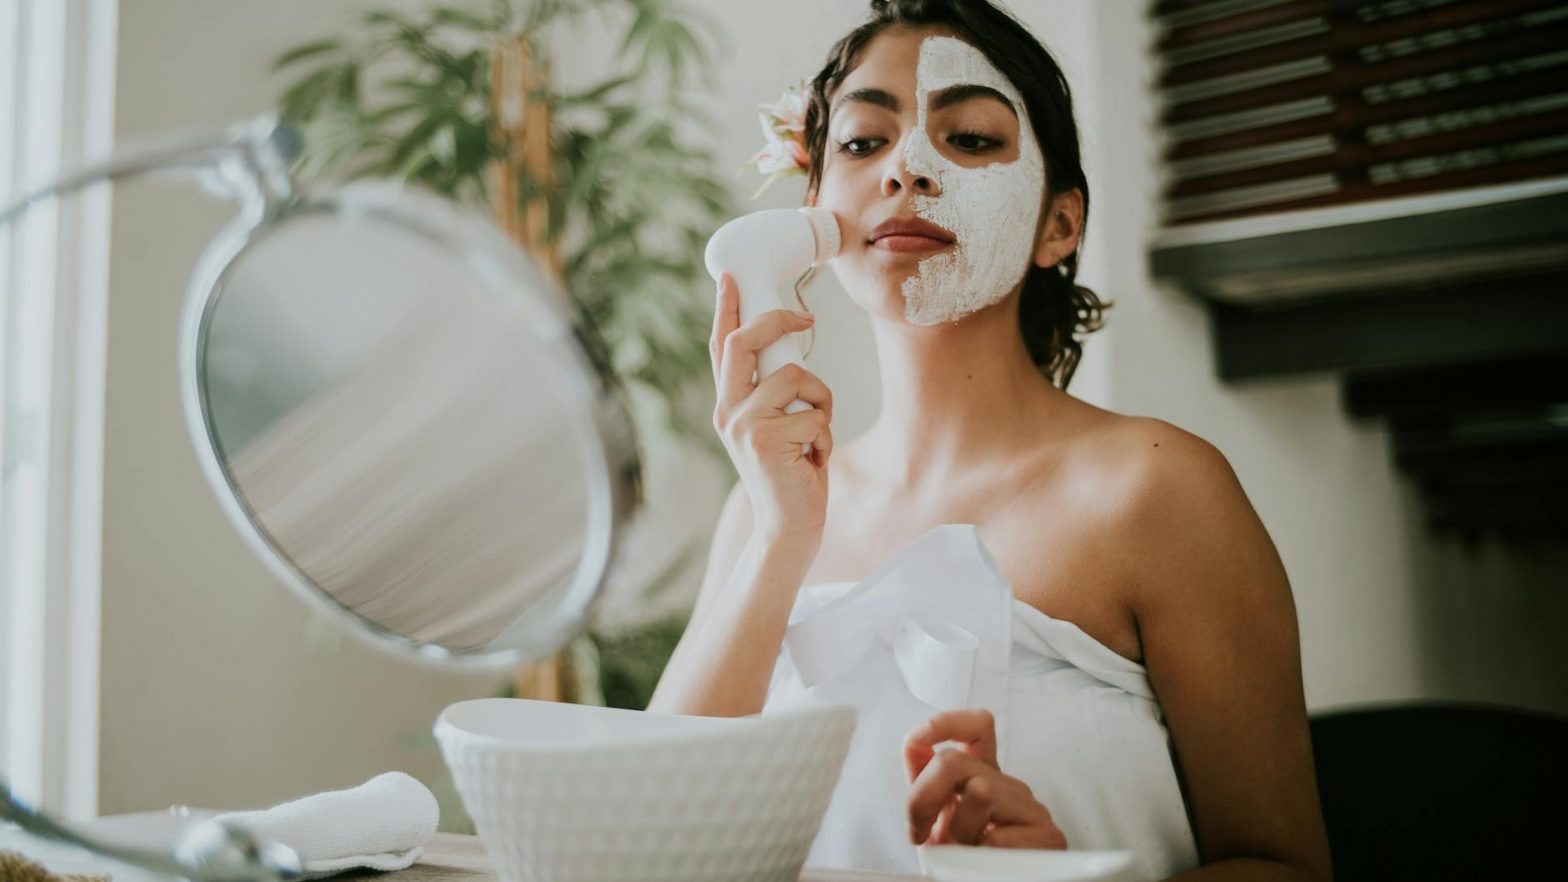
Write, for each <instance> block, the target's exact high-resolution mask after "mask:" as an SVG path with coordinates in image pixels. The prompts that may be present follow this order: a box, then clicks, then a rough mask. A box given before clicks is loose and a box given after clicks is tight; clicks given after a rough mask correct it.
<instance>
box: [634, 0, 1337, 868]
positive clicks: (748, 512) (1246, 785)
mask: <svg viewBox="0 0 1568 882" xmlns="http://www.w3.org/2000/svg"><path fill="white" fill-rule="evenodd" d="M871 9H872V16H871V20H870V21H869V22H868V23H867V24H865V25H863V26H862V27H860V28H858V29H856V30H855V31H853V32H851V33H850V34H849V35H847V36H846V37H845V38H844V39H843V40H841V41H840V42H839V44H838V45H837V46H835V47H834V49H833V51H832V52H830V54H829V59H828V63H827V65H826V67H825V68H824V69H823V70H822V71H821V72H820V73H819V74H818V75H817V76H816V78H815V79H814V81H813V83H812V89H811V96H810V106H809V110H808V113H807V124H806V137H807V147H808V154H809V157H810V168H809V183H808V187H807V202H808V204H811V205H816V206H820V207H824V208H828V209H831V210H832V211H834V213H835V214H836V215H837V216H838V217H839V220H840V224H841V226H842V228H843V233H844V247H843V251H842V253H841V254H840V255H839V257H838V258H837V259H835V260H834V261H833V263H832V267H833V270H834V272H835V274H836V275H837V276H838V278H839V280H840V282H841V283H842V284H843V286H844V288H845V290H846V291H847V292H848V293H849V295H850V296H851V297H852V298H853V299H854V300H855V302H856V303H857V304H859V305H860V306H861V307H862V308H863V309H865V310H866V311H867V312H868V313H869V314H870V315H871V317H872V327H873V331H874V334H875V340H876V352H877V358H878V360H879V364H880V367H881V383H882V403H883V408H882V411H881V413H880V414H879V416H878V418H877V420H876V422H875V424H874V425H873V426H872V427H871V428H870V429H869V430H867V431H866V432H865V433H864V434H862V435H860V436H859V437H857V438H855V439H854V440H853V442H851V443H848V444H846V446H845V449H844V450H843V451H837V450H836V449H835V448H834V443H833V433H832V431H831V429H830V422H831V418H832V412H833V402H832V395H831V392H830V390H829V389H828V388H827V387H826V385H825V384H824V383H823V382H822V381H821V380H820V379H819V378H817V377H816V376H815V375H813V374H812V373H811V372H809V371H807V370H804V369H796V368H794V367H793V366H791V367H787V368H785V369H783V370H780V371H778V372H776V373H774V374H772V375H771V376H768V377H765V378H762V379H761V382H759V383H756V384H753V383H752V382H751V376H752V372H753V370H754V368H755V366H756V363H757V352H758V351H759V350H761V349H762V348H764V347H766V346H767V345H768V344H770V343H772V342H774V341H775V340H777V339H779V338H780V337H781V336H782V335H783V334H785V333H787V332H793V331H800V330H803V329H805V328H808V327H810V325H811V322H810V319H809V317H801V316H800V315H797V314H796V313H794V312H792V311H789V310H776V311H773V312H770V313H767V314H764V315H762V316H759V317H758V318H756V319H755V320H754V321H751V322H748V323H747V324H746V325H744V326H739V320H738V307H737V292H736V290H735V287H734V284H733V281H732V280H731V279H729V278H728V277H725V279H723V280H722V282H721V284H720V288H719V292H718V302H717V308H716V314H715V317H714V326H713V336H712V338H711V340H710V348H711V354H712V356H713V367H714V373H715V379H716V383H717V388H718V403H717V405H716V407H715V411H714V425H715V428H716V429H717V430H718V432H719V433H720V435H721V436H722V437H723V439H724V442H725V445H726V448H727V449H728V451H729V453H730V456H731V457H732V459H733V460H734V462H735V465H736V468H737V470H738V472H739V474H740V476H741V480H740V482H739V484H738V485H737V486H736V487H735V488H734V490H733V491H732V492H731V494H730V497H729V499H728V500H727V501H726V503H725V506H724V508H723V512H722V514H721V516H720V521H719V525H718V528H717V531H716V535H715V537H714V542H713V547H712V552H711V557H710V561H709V568H708V571H707V574H706V576H705V578H704V583H703V586H702V590H701V593H700V596H699V599H698V601H697V606H696V609H695V610H694V612H693V616H692V620H691V623H690V625H689V626H688V629H687V631H686V633H685V635H684V636H683V638H682V640H681V643H680V645H679V646H678V647H677V649H676V652H675V654H674V655H673V656H672V658H671V661H670V664H669V666H668V668H667V669H666V671H665V674H664V677H663V679H662V680H661V682H660V684H659V688H658V690H657V692H656V694H655V695H654V697H653V700H652V702H651V704H650V708H649V709H650V710H654V711H663V712H675V713H692V714H707V715H729V716H741V715H748V714H755V713H759V712H767V711H770V710H773V709H777V708H783V707H792V706H798V705H801V704H810V703H813V702H830V703H844V702H849V703H854V704H855V705H857V706H858V707H859V709H860V714H859V723H858V725H857V729H856V734H855V740H854V742H853V743H852V745H851V748H850V753H849V756H848V758H847V759H846V761H845V768H844V775H843V779H842V780H841V781H840V785H839V787H838V789H837V790H836V791H835V793H834V796H833V800H832V803H831V804H830V806H829V810H828V814H827V816H826V817H825V818H824V823H823V826H822V829H821V830H820V832H819V834H818V836H817V839H816V841H815V842H814V844H813V850H812V854H811V856H810V858H809V859H808V864H810V865H815V866H842V867H852V868H861V869H873V870H883V871H895V872H916V871H918V870H919V867H920V861H919V855H918V850H917V848H916V846H917V845H918V844H920V843H926V842H933V843H934V842H944V843H945V842H957V843H968V844H985V845H991V846H1000V847H1023V848H1068V847H1070V848H1074V849H1100V848H1116V849H1128V850H1130V851H1132V852H1133V855H1134V859H1135V860H1134V863H1135V874H1136V875H1137V876H1138V878H1147V879H1156V878H1167V877H1171V876H1179V878H1181V879H1191V880H1200V879H1201V880H1210V879H1212V880H1218V879H1233V878H1235V879H1239V878H1247V879H1314V880H1316V879H1328V878H1329V876H1330V869H1329V856H1328V849H1327V844H1326V839H1325V835H1324V830H1323V821H1322V815H1321V810H1320V808H1319V806H1318V800H1317V792H1316V785H1315V779H1314V772H1313V765H1312V753H1311V744H1310V740H1309V737H1308V731H1307V721H1306V710H1305V703H1304V699H1303V694H1302V685H1301V667H1300V658H1299V641H1298V637H1297V630H1296V621H1295V612H1294V606H1293V602H1292V598H1291V593H1290V587H1289V584H1288V582H1287V580H1286V576H1285V573H1284V571H1283V567H1282V566H1281V563H1280V560H1279V557H1278V555H1277V554H1276V552H1275V549H1274V547H1273V544H1272V542H1271V541H1270V539H1269V536H1268V534H1267V532H1266V531H1265V529H1264V527H1263V525H1262V523H1261V522H1260V521H1259V519H1258V517H1257V515H1256V513H1255V512H1254V511H1253V509H1252V507H1251V505H1250V503H1249V502H1248V500H1247V498H1246V496H1245V494H1244V492H1243V490H1242V488H1241V486H1240V484H1239V483H1238V481H1237V479H1236V477H1235V475H1234V473H1233V472H1232V470H1231V468H1230V466H1229V463H1228V462H1227V461H1226V459H1225V457H1224V456H1223V455H1221V454H1220V452H1219V451H1218V450H1216V449H1215V448H1214V447H1213V446H1212V445H1210V444H1209V443H1207V442H1205V441H1204V440H1203V439H1201V438H1198V437H1197V436H1195V435H1192V434H1190V433H1188V432H1185V431H1183V430H1181V429H1179V428H1177V427H1175V426H1173V425H1170V424H1169V423H1165V422H1162V421H1160V420H1156V419H1151V418H1144V417H1137V416H1127V415H1122V414H1117V413H1113V412H1110V411H1107V410H1103V409H1101V408H1098V407H1095V406H1093V405H1090V404H1088V403H1086V402H1083V401H1080V400H1078V399H1076V398H1074V397H1072V396H1071V395H1069V394H1068V393H1067V391H1066V389H1067V386H1068V383H1069V382H1070V380H1071V378H1072V374H1073V371H1074V368H1075V367H1076V364H1077V361H1078V356H1079V351H1080V344H1079V342H1078V341H1077V340H1076V339H1075V337H1074V335H1075V333H1084V332H1088V331H1092V330H1094V329H1095V328H1096V327H1098V325H1099V322H1100V310H1101V308H1102V304H1101V303H1100V301H1099V300H1098V299H1097V298H1096V296H1095V295H1094V294H1093V293H1092V292H1090V291H1088V290H1087V289H1085V288H1083V287H1080V286H1078V285H1077V284H1076V283H1075V275H1076V271H1077V266H1078V249H1079V246H1080V244H1081V238H1082V231H1083V228H1084V222H1085V217H1086V215H1087V212H1088V206H1089V199H1088V185H1087V181H1086V180H1085V177H1084V173H1083V169H1082V167H1081V162H1080V157H1079V151H1078V144H1077V130H1076V126H1075V124H1074V121H1073V113H1072V102H1071V97H1070V94H1069V89H1068V86H1067V83H1066V81H1065V79H1064V78H1063V77H1062V74H1061V71H1060V69H1059V68H1058V67H1057V65H1056V63H1055V62H1054V60H1053V59H1052V58H1051V56H1050V55H1049V53H1048V52H1047V51H1046V50H1045V49H1044V47H1043V46H1041V45H1040V43H1039V41H1038V40H1037V39H1035V38H1034V37H1033V36H1032V35H1030V34H1029V32H1028V31H1027V30H1026V29H1024V28H1023V27H1022V26H1021V25H1020V24H1019V23H1018V22H1017V21H1016V20H1014V19H1013V18H1012V17H1010V16H1009V15H1008V14H1006V13H1005V12H1003V11H1001V10H999V9H997V8H996V7H994V6H992V4H991V3H989V2H980V0H948V2H939V0H926V2H921V0H907V2H899V0H875V2H873V3H872V4H871ZM797 397H798V398H802V399H805V400H806V401H808V402H810V403H811V404H813V405H814V407H813V409H811V410H808V411H803V412H800V413H797V414H787V413H786V412H785V411H784V406H785V405H786V404H788V403H789V402H790V401H792V400H794V399H795V398H797ZM806 441H809V442H811V443H812V445H813V452H812V453H811V455H810V456H809V457H807V456H804V455H802V452H801V451H802V442H806ZM830 486H831V488H832V491H831V493H830V492H829V488H830ZM944 743H952V744H953V745H954V746H951V747H946V748H939V745H941V744H944Z"/></svg>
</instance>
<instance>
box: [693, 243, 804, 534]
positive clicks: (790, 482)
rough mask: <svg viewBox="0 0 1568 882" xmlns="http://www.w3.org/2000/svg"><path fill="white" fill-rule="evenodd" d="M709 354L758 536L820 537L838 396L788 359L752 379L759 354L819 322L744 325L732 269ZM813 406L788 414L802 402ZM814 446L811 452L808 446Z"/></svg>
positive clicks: (770, 315) (784, 318) (723, 430)
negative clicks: (831, 426) (796, 402)
mask: <svg viewBox="0 0 1568 882" xmlns="http://www.w3.org/2000/svg"><path fill="white" fill-rule="evenodd" d="M717 300H718V305H717V308H716V309H715V311H714V317H713V336H712V337H711V338H710V340H709V344H708V349H709V354H710V355H711V356H712V359H713V375H714V382H715V384H716V386H717V391H718V396H717V403H716V404H715V406H714V410H713V427H714V429H716V430H717V431H718V433H719V437H720V438H722V439H723V441H724V447H725V449H726V450H727V451H729V455H730V459H731V460H733V461H734V463H735V469H736V471H737V472H739V474H740V479H741V483H742V484H744V485H745V489H746V494H747V496H749V497H750V499H751V505H752V514H753V524H754V532H753V535H756V536H759V537H761V538H762V539H763V540H765V541H772V540H777V539H787V540H796V539H798V540H801V541H804V542H805V543H807V544H813V545H814V543H816V542H819V541H820V540H821V536H822V527H823V524H824V522H825V521H826V518H827V500H828V474H827V464H828V456H829V455H830V454H831V453H832V451H833V432H832V430H831V429H829V428H828V425H829V423H830V422H831V421H832V418H833V395H832V392H830V391H829V389H828V387H827V384H826V383H824V382H822V380H821V379H820V378H819V377H817V375H816V374H813V373H812V372H810V371H808V370H806V369H805V368H803V367H800V366H799V365H796V364H786V365H785V366H784V367H782V368H780V369H779V370H776V371H774V372H773V373H772V374H770V375H769V376H766V377H762V378H761V381H760V382H757V383H753V382H752V379H751V378H752V374H753V373H754V372H755V371H756V370H757V355H758V353H759V352H761V351H762V350H763V349H765V348H767V347H768V345H769V344H771V343H773V342H774V341H776V340H778V339H779V338H780V337H782V336H784V335H785V334H786V333H789V332H793V331H803V330H805V329H806V328H809V327H811V320H810V319H807V318H802V317H801V315H800V314H799V313H796V312H795V311H793V310H789V309H775V310H770V311H768V312H765V313H762V314H761V315H759V316H757V317H756V318H754V319H752V320H751V321H749V322H747V323H746V324H745V325H744V326H742V325H741V324H740V292H739V290H738V289H737V288H736V286H735V280H734V278H732V277H731V276H730V274H729V273H724V274H723V276H722V277H721V279H720V281H719V290H718V298H717ZM797 398H799V399H802V400H804V401H806V402H807V403H809V404H811V405H813V407H812V408H811V409H810V410H802V411H800V412H799V413H786V412H785V410H784V408H785V407H786V406H788V405H789V404H790V402H792V401H794V400H795V399H797ZM806 442H810V443H811V445H812V452H811V455H810V456H809V457H808V456H806V455H805V454H804V453H803V452H802V451H803V448H804V446H805V444H806Z"/></svg>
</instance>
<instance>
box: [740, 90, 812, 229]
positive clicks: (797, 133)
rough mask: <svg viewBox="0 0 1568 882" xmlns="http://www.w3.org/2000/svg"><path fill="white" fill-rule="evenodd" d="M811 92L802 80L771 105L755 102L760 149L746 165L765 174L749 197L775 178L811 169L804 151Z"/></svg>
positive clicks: (755, 195)
mask: <svg viewBox="0 0 1568 882" xmlns="http://www.w3.org/2000/svg"><path fill="white" fill-rule="evenodd" d="M809 106H810V94H809V92H808V87H807V85H806V81H805V80H801V81H800V83H799V84H798V85H796V86H794V87H793V88H790V89H786V90H785V91H784V94H782V95H780V96H779V98H778V100H777V101H774V102H773V103H772V104H759V105H757V121H758V122H759V123H761V126H762V137H763V146H762V149H760V150H758V151H757V152H756V153H754V154H752V157H751V159H750V160H748V161H747V164H748V165H752V166H755V167H756V169H757V171H759V172H761V173H762V174H765V175H768V176H769V177H768V179H767V180H766V181H764V182H763V184H762V187H761V188H759V189H758V190H757V192H756V193H755V194H753V196H752V198H753V199H755V198H756V197H757V196H760V195H762V191H763V190H766V189H767V188H768V185H769V184H772V183H773V182H774V181H775V180H777V179H778V178H780V177H784V176H786V175H804V174H806V172H807V171H808V170H809V169H810V168H811V156H810V154H809V153H808V152H807V150H806V108H807V107H809Z"/></svg>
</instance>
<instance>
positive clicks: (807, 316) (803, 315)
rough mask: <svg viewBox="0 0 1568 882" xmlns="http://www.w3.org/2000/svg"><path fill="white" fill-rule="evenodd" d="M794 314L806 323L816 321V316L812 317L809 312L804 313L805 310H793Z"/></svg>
mask: <svg viewBox="0 0 1568 882" xmlns="http://www.w3.org/2000/svg"><path fill="white" fill-rule="evenodd" d="M795 314H796V315H798V316H800V317H801V318H802V319H804V320H806V321H808V322H814V321H816V320H817V317H816V316H814V315H812V314H811V313H809V312H806V311H805V310H800V309H797V310H795Z"/></svg>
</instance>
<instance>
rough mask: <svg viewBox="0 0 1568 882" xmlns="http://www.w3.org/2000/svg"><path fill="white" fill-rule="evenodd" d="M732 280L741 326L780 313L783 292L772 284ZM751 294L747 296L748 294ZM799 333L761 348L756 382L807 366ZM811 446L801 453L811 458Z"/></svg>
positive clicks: (803, 404)
mask: <svg viewBox="0 0 1568 882" xmlns="http://www.w3.org/2000/svg"><path fill="white" fill-rule="evenodd" d="M730 274H731V275H733V276H735V287H736V288H738V289H739V290H740V323H741V324H743V325H744V324H745V323H747V322H749V321H751V320H752V319H754V318H756V317H757V316H759V315H762V314H763V313H765V312H770V311H772V310H775V309H783V308H784V307H783V294H784V291H780V290H775V289H774V287H773V286H774V284H775V282H774V281H773V280H772V279H766V278H752V279H748V278H746V274H745V273H744V272H742V273H741V274H736V273H735V272H734V271H733V270H732V271H731V273H730ZM787 290H788V292H789V293H790V294H793V293H794V291H795V288H794V286H793V285H791V286H790V287H789V288H788V289H787ZM748 292H750V293H748ZM801 333H802V332H800V331H788V332H786V333H785V334H784V336H782V337H780V338H779V339H777V340H775V341H773V342H772V343H769V344H768V345H767V346H765V347H763V349H762V351H761V352H758V353H757V382H759V383H760V382H761V381H762V379H763V378H764V377H768V376H772V374H773V372H774V371H776V370H778V369H779V368H782V367H783V366H784V365H786V364H798V365H800V366H801V367H805V366H806V361H805V359H804V358H802V357H801V344H800V335H801ZM810 409H811V402H809V401H806V400H804V399H800V398H797V399H795V400H794V401H791V402H790V403H789V404H787V405H785V407H784V412H785V413H800V412H801V411H803V410H810ZM811 450H812V444H811V442H810V441H805V442H802V444H801V453H802V454H803V455H805V456H808V457H809V456H811Z"/></svg>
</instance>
